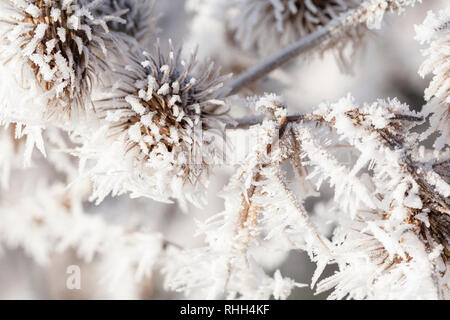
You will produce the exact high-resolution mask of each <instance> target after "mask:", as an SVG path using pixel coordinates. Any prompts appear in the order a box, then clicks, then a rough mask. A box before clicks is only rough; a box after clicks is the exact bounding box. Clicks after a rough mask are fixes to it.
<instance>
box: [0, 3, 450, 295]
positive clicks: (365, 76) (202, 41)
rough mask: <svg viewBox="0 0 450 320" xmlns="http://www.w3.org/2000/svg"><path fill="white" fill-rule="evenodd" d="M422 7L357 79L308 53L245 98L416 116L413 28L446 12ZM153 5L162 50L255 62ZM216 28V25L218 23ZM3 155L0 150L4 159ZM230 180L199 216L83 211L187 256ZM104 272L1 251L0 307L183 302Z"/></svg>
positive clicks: (403, 19)
mask: <svg viewBox="0 0 450 320" xmlns="http://www.w3.org/2000/svg"><path fill="white" fill-rule="evenodd" d="M423 2H424V3H423V4H421V5H417V6H416V7H414V8H412V9H410V8H408V10H407V11H406V13H405V14H403V15H401V16H399V17H398V16H393V15H389V16H388V17H387V18H386V19H385V21H384V23H383V27H382V29H381V30H377V31H374V32H372V33H371V34H369V35H368V36H367V37H366V39H365V43H364V45H363V46H362V48H361V49H360V50H359V51H358V54H357V56H356V58H355V59H354V61H353V66H352V72H351V73H348V72H347V73H343V72H342V71H341V70H340V68H339V66H338V64H337V63H336V59H335V57H334V55H333V54H332V53H330V52H327V53H325V54H324V55H323V57H322V58H320V57H318V55H317V54H311V55H308V56H307V57H300V58H298V59H296V60H295V61H293V62H291V63H290V64H289V65H288V66H286V67H285V68H283V69H282V70H278V71H276V72H274V73H273V74H272V75H271V77H270V78H269V79H267V80H265V81H263V82H262V83H260V84H257V85H256V87H255V88H253V89H254V90H253V92H249V93H250V94H253V93H262V92H263V91H268V92H275V93H277V94H278V95H281V96H283V97H284V98H285V99H286V103H287V105H288V107H289V112H300V111H308V110H311V109H312V108H314V106H315V105H317V104H319V103H320V102H322V101H333V100H337V99H339V98H340V97H343V96H344V95H346V94H347V93H351V94H352V95H353V96H355V98H356V99H357V101H358V102H360V103H363V102H372V101H375V100H376V99H377V98H387V97H397V98H399V99H400V100H401V101H403V102H406V103H408V104H409V105H410V106H411V107H412V108H414V109H416V110H420V108H421V106H422V105H423V104H424V99H423V92H424V89H425V88H426V87H427V85H428V83H429V79H422V78H421V77H420V76H419V75H418V74H417V70H418V68H419V66H420V65H421V63H422V61H423V57H422V55H421V49H423V48H421V46H420V44H419V43H418V42H417V41H416V40H414V36H415V32H414V25H415V24H420V23H422V22H423V20H424V19H425V16H426V13H427V11H428V10H431V9H434V10H438V9H440V8H443V7H444V5H445V2H447V1H444V0H442V1H441V0H426V1H423ZM447 4H448V3H447ZM156 6H157V12H159V13H160V14H161V18H160V20H159V26H160V29H161V33H160V35H159V37H160V38H161V40H162V41H161V42H162V43H164V42H165V39H169V38H171V39H173V41H174V43H183V44H184V46H185V47H191V46H194V45H196V44H198V45H199V55H200V56H211V57H212V58H213V59H214V60H216V61H217V62H218V63H219V64H225V65H224V69H225V70H226V71H236V70H237V71H238V72H239V71H241V70H240V69H245V66H250V65H252V64H253V63H255V62H256V61H257V59H258V58H257V57H256V56H252V55H251V54H249V55H246V56H244V57H243V56H241V55H239V56H237V53H236V51H233V49H229V50H224V47H225V48H226V46H227V44H226V43H225V40H224V37H223V36H219V35H218V37H217V39H214V41H211V39H210V36H209V35H208V33H211V31H212V30H216V29H214V28H215V27H214V28H213V26H209V25H207V23H206V22H205V24H204V25H202V27H203V28H196V29H195V30H193V29H194V28H193V27H192V25H193V24H192V21H193V19H196V16H195V12H193V11H192V10H186V3H185V1H183V0H157V1H156ZM216 22H217V21H216ZM218 22H219V24H220V21H218ZM202 30H203V33H202ZM221 41H222V42H221ZM214 45H217V46H219V47H217V46H216V47H214ZM235 54H236V56H235ZM236 61H238V62H239V63H238V64H239V66H237V67H236V66H232V65H231V62H236ZM238 112H239V111H238ZM2 151H3V150H0V153H1V152H2ZM39 163H40V162H39V161H37V162H36V165H35V167H33V168H30V169H26V170H15V171H14V172H13V174H12V177H11V180H12V182H11V190H14V188H20V187H21V186H23V185H24V184H27V183H30V179H33V178H32V177H33V175H34V174H35V173H36V172H42V170H43V169H42V166H39ZM44 167H45V165H44ZM44 170H45V169H44ZM231 172H232V171H231V170H230V169H229V168H228V169H227V168H223V169H220V170H218V172H216V177H215V178H214V179H212V183H211V186H210V188H209V195H208V199H209V204H208V206H207V207H206V208H204V209H202V210H199V209H196V208H194V207H189V208H188V213H183V212H181V210H180V209H179V206H178V205H177V204H176V203H175V204H161V203H156V202H154V201H152V200H148V199H133V200H131V199H129V197H128V196H122V197H118V198H109V199H107V200H106V201H105V202H103V203H102V204H101V205H100V206H98V207H96V206H94V205H86V208H85V210H86V211H87V212H88V213H89V214H92V215H101V217H102V219H104V220H105V221H107V222H108V223H109V224H111V225H120V226H124V227H125V228H126V229H127V230H132V231H133V230H139V231H145V230H151V231H156V232H161V233H162V234H163V235H164V236H165V238H166V239H167V240H168V241H169V242H171V243H174V244H183V246H184V247H195V246H199V245H201V244H202V239H201V238H197V237H194V234H195V227H196V226H195V219H197V220H200V221H202V220H204V219H206V218H207V217H209V216H211V215H212V214H215V213H218V212H220V211H221V210H222V209H223V200H222V199H221V198H220V197H218V196H217V193H218V192H219V191H220V190H221V189H222V188H223V186H224V185H225V184H226V183H227V181H228V178H229V177H230V174H231ZM31 184H32V182H31ZM0 192H1V193H0V200H4V199H5V198H6V197H10V193H11V192H12V191H9V192H8V193H7V192H6V191H4V190H1V191H0ZM4 203H5V201H0V214H2V213H3V212H5V211H7V210H8V207H7V206H5V205H4ZM2 206H3V207H2ZM310 206H313V204H310ZM1 221H4V220H1ZM16 227H17V226H15V225H11V226H9V225H4V226H2V228H16ZM0 230H1V228H0ZM0 240H2V233H1V231H0ZM2 241H3V240H2ZM116 258H117V263H120V256H118V257H116ZM110 263H114V262H110ZM70 265H77V266H80V268H81V270H82V278H81V289H80V290H69V289H67V287H66V280H67V277H68V274H67V273H66V271H67V267H68V266H70ZM314 267H315V266H314V265H313V264H312V263H311V262H310V261H309V258H308V256H307V255H304V254H301V253H298V252H295V253H291V254H289V255H287V256H284V255H283V256H281V257H276V258H275V259H274V261H269V262H268V263H267V269H268V272H270V271H271V268H272V272H273V271H274V270H275V269H276V268H280V270H281V272H282V274H283V275H284V276H288V277H291V278H293V279H295V280H296V281H297V282H300V283H309V281H310V279H311V276H312V273H313V271H314ZM332 271H333V270H328V271H327V272H328V273H329V272H332ZM104 273H105V262H104V261H102V260H101V258H100V257H96V256H94V257H93V260H92V262H91V263H86V262H84V261H83V260H81V259H79V258H78V254H77V251H76V250H66V251H65V252H62V253H58V254H56V253H54V254H52V256H51V259H50V261H47V262H45V263H36V262H35V260H34V259H32V258H31V257H30V256H29V255H28V253H27V252H26V250H24V249H22V248H20V247H16V245H15V244H14V241H8V242H7V243H4V242H3V243H2V244H1V245H0V299H180V298H186V297H185V296H181V295H178V294H177V293H173V292H170V291H167V290H165V288H164V286H163V277H162V275H161V273H160V272H159V271H158V270H156V271H155V272H154V273H153V274H152V275H151V276H150V277H145V278H144V279H142V280H141V281H139V282H137V281H135V280H134V277H133V275H132V271H131V270H123V272H122V273H121V276H120V278H119V279H116V280H117V281H116V285H115V286H114V287H113V288H112V287H111V286H108V285H105V284H104V283H102V281H100V280H101V279H102V278H103V277H102V275H104ZM193 297H194V298H195V296H193ZM325 297H326V294H325V295H319V296H315V295H314V294H313V292H312V291H311V290H310V289H309V288H308V287H306V288H299V289H296V291H295V292H294V294H293V295H292V296H291V299H323V298H325ZM188 298H189V297H188Z"/></svg>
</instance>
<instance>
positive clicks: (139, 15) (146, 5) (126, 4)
mask: <svg viewBox="0 0 450 320" xmlns="http://www.w3.org/2000/svg"><path fill="white" fill-rule="evenodd" d="M154 6H155V0H105V1H104V4H103V5H102V6H101V7H100V8H99V9H97V10H96V12H98V13H99V14H101V12H102V11H103V12H109V13H110V14H116V15H117V13H120V15H121V17H122V18H123V19H125V20H126V23H123V22H121V21H111V22H110V23H108V26H109V27H110V29H111V30H112V31H116V32H123V33H125V34H127V35H128V36H130V37H131V38H133V39H135V40H137V41H138V43H139V44H141V45H142V46H144V47H147V46H149V45H150V44H151V42H152V41H154V40H155V38H154V36H155V35H156V34H157V33H158V30H159V29H158V26H157V21H158V16H157V15H156V14H155V10H154Z"/></svg>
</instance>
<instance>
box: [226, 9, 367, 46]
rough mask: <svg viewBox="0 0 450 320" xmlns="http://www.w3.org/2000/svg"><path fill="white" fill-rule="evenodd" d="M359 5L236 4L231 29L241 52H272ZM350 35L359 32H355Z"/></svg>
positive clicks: (356, 30)
mask: <svg viewBox="0 0 450 320" xmlns="http://www.w3.org/2000/svg"><path fill="white" fill-rule="evenodd" d="M359 3H361V0H330V1H327V0H325V1H324V0H239V1H236V4H235V6H236V8H238V9H239V14H238V17H237V19H236V20H235V22H234V23H233V27H234V28H235V29H236V38H237V39H238V40H239V41H240V42H241V43H242V44H243V46H244V47H245V48H247V49H250V48H252V47H254V46H257V47H258V49H259V50H262V51H263V52H267V51H273V50H274V49H276V48H278V47H279V46H280V45H282V46H284V45H287V44H290V43H292V42H294V41H296V40H299V39H300V38H302V37H304V36H306V35H308V34H310V33H312V32H314V31H315V30H317V29H318V28H320V27H323V26H325V25H327V24H328V23H329V22H330V21H331V20H333V19H336V18H338V17H339V16H340V15H341V14H342V13H344V12H347V11H349V10H350V9H353V8H355V7H356V6H357V5H358V4H359ZM354 32H355V34H354V35H357V34H360V33H361V32H362V31H361V30H359V29H358V28H357V29H355V30H354Z"/></svg>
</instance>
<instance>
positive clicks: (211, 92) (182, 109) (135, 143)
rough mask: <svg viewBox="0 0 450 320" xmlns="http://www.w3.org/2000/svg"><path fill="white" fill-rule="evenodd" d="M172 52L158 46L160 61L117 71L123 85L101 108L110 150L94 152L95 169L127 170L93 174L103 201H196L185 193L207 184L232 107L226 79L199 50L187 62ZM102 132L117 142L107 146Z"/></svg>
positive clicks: (137, 59) (110, 91)
mask: <svg viewBox="0 0 450 320" xmlns="http://www.w3.org/2000/svg"><path fill="white" fill-rule="evenodd" d="M170 47H171V49H170V53H169V54H168V55H167V56H165V55H163V54H162V53H161V50H160V46H159V44H157V45H156V55H151V54H150V53H148V52H142V53H136V54H135V53H133V54H132V56H131V57H130V61H129V64H128V65H126V66H125V67H123V69H119V70H117V72H116V73H115V74H116V75H117V81H116V82H115V83H114V84H113V85H112V86H110V87H108V88H106V89H105V90H104V92H105V94H106V97H104V98H103V99H101V100H98V101H96V102H95V106H96V109H97V111H98V112H99V114H100V115H102V116H103V118H104V119H105V121H106V123H107V127H104V128H103V129H101V131H100V132H102V133H101V134H100V136H99V138H100V140H99V143H100V144H102V145H103V147H106V150H104V149H103V147H99V148H95V150H96V152H95V154H96V155H94V158H96V160H97V167H102V169H101V172H109V171H110V170H111V169H112V168H115V169H114V171H121V170H126V171H124V172H123V175H122V174H117V176H116V177H105V176H104V175H102V174H94V175H93V180H94V181H95V183H96V195H95V197H96V198H98V199H99V200H102V199H103V198H104V196H106V195H107V194H108V193H109V192H111V191H113V193H114V194H115V193H122V192H126V191H132V192H134V193H138V194H143V195H148V196H151V197H155V198H158V199H163V200H164V199H166V200H167V199H169V198H171V197H174V198H181V199H185V198H187V199H188V200H190V201H191V202H194V203H198V200H196V199H195V197H191V195H190V194H189V193H186V194H185V192H184V191H183V189H184V186H189V187H193V188H194V189H197V187H199V184H201V183H205V181H203V180H204V179H203V177H204V173H205V172H207V171H208V166H209V164H211V163H214V161H216V160H217V156H218V155H219V154H220V152H221V151H222V149H221V148H220V147H221V146H220V143H221V142H220V141H221V140H222V139H221V137H222V129H223V127H224V125H225V124H226V122H227V116H226V111H227V107H226V106H225V102H224V101H223V100H222V99H221V97H220V95H221V93H220V90H219V89H220V88H221V87H222V84H223V82H224V81H225V79H226V77H223V76H220V68H217V67H216V66H215V65H214V63H212V62H211V63H203V64H199V63H198V62H197V61H196V53H195V52H192V53H191V56H190V58H189V60H188V61H184V60H182V58H181V49H179V50H176V51H175V50H174V49H173V47H172V45H170ZM102 130H106V131H105V132H103V131H102ZM103 134H106V135H108V136H110V137H111V138H112V140H113V141H112V142H110V141H108V140H106V145H105V142H104V141H103V140H104V139H103V140H102V137H103ZM94 141H95V140H94ZM91 142H92V141H91ZM91 142H88V143H87V145H86V146H85V147H87V146H88V145H90V144H91ZM102 149H103V150H104V151H100V150H102ZM85 150H86V149H85ZM82 154H83V153H82ZM105 154H107V155H108V158H109V159H108V160H106V159H104V156H105ZM111 154H116V156H112V158H110V156H111ZM87 157H88V158H91V157H90V156H89V155H88V156H87ZM124 159H128V160H129V161H130V162H127V161H124ZM123 166H125V167H127V166H128V167H127V168H126V169H124V168H125V167H123ZM119 167H120V168H123V169H119ZM117 179H118V180H117ZM102 181H103V182H102ZM112 181H114V182H112ZM119 181H122V182H119ZM137 181H139V182H137ZM116 183H119V184H117V185H116V186H117V188H113V189H110V186H111V184H116Z"/></svg>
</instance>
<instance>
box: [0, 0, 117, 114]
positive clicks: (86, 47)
mask: <svg viewBox="0 0 450 320" xmlns="http://www.w3.org/2000/svg"><path fill="white" fill-rule="evenodd" d="M102 2H103V0H96V1H88V0H65V1H63V0H39V1H35V0H21V1H18V0H15V1H1V2H0V6H1V8H0V15H1V31H0V47H1V61H2V63H3V64H4V65H5V66H4V68H5V70H2V73H3V74H6V73H12V74H14V75H15V77H14V78H13V79H14V80H16V81H17V82H15V81H12V79H11V78H10V77H8V78H3V80H4V81H3V83H2V86H4V87H6V88H7V89H5V90H4V95H10V96H11V97H9V98H11V99H12V101H8V100H7V101H8V103H7V105H8V106H6V107H5V108H6V109H7V110H6V111H5V110H3V111H4V113H5V117H10V118H13V119H16V120H18V121H24V122H25V123H26V122H27V120H28V121H30V122H31V121H40V120H42V119H45V120H48V119H49V118H51V117H56V118H62V116H67V115H68V116H69V117H70V116H72V115H73V114H74V113H77V112H79V111H81V110H84V109H85V108H86V103H87V102H88V101H89V96H90V91H91V88H92V86H93V84H94V83H95V82H96V79H97V78H98V77H99V74H101V72H102V71H104V70H105V69H107V63H106V54H107V49H106V48H108V50H109V51H111V50H112V51H113V50H115V48H116V47H117V45H116V44H114V43H113V35H112V34H111V33H110V32H109V30H108V27H107V24H108V23H110V22H117V23H124V22H125V21H124V20H123V19H121V18H120V17H118V16H117V15H116V16H114V15H110V14H101V13H99V12H97V14H93V10H94V9H96V8H98V6H99V5H101V4H102ZM97 11H98V10H97ZM110 48H111V49H110ZM9 82H13V83H9ZM13 88H14V89H13ZM16 88H18V89H16ZM20 88H23V89H25V90H23V91H22V92H19V91H18V90H20ZM7 90H12V91H13V92H7ZM22 95H23V96H22ZM8 108H9V110H8ZM31 115H34V117H33V119H32V120H30V117H31Z"/></svg>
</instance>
